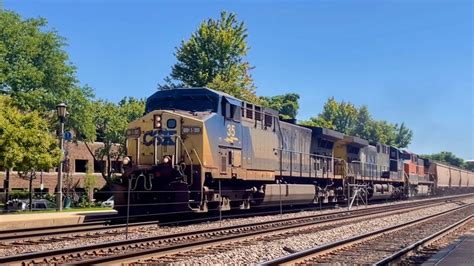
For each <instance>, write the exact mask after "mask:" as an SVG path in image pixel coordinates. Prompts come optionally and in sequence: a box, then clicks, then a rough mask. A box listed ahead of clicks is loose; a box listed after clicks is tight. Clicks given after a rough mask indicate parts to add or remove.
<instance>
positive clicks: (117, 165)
mask: <svg viewBox="0 0 474 266" xmlns="http://www.w3.org/2000/svg"><path fill="white" fill-rule="evenodd" d="M112 169H113V171H114V172H115V173H120V172H122V162H121V161H112Z"/></svg>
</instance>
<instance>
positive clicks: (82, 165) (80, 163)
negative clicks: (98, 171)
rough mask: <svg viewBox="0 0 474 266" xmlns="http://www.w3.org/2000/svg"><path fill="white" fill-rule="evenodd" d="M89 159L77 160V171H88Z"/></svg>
mask: <svg viewBox="0 0 474 266" xmlns="http://www.w3.org/2000/svg"><path fill="white" fill-rule="evenodd" d="M87 163H88V161H87V160H76V161H75V164H74V166H75V167H74V169H75V172H76V173H87Z"/></svg>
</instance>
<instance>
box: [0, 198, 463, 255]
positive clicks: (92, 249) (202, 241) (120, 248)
mask: <svg viewBox="0 0 474 266" xmlns="http://www.w3.org/2000/svg"><path fill="white" fill-rule="evenodd" d="M462 197H466V196H465V195H463V196H462ZM458 198H460V197H459V196H458V197H450V198H449V199H448V200H451V201H452V200H456V199H458ZM446 201H447V199H446V198H443V199H433V200H426V201H423V202H410V203H403V204H397V205H389V206H383V207H373V208H367V209H357V210H352V211H341V212H335V213H330V214H319V215H310V216H304V217H298V218H288V219H281V220H278V221H266V222H259V223H252V224H246V225H236V226H229V227H222V228H214V229H206V230H201V231H195V232H185V233H178V234H172V235H162V236H156V237H148V238H141V239H130V240H124V241H116V242H113V243H101V244H95V245H89V246H81V247H74V248H69V249H59V250H49V251H45V252H36V253H27V254H21V255H15V256H8V257H1V258H0V263H9V264H11V263H23V264H44V263H76V264H78V263H84V264H100V263H112V262H115V263H116V262H117V261H125V260H132V261H133V260H136V259H137V258H140V257H146V256H150V255H151V254H165V253H167V252H171V253H173V252H176V250H179V249H185V248H195V247H198V246H203V245H215V244H216V243H219V242H221V243H222V242H225V241H233V240H236V239H244V238H248V237H252V236H258V235H262V234H268V233H276V232H285V231H289V230H295V229H299V230H303V229H304V227H309V226H314V225H318V224H319V225H321V224H323V223H324V224H328V223H333V225H334V222H342V221H346V222H347V220H348V219H356V218H359V219H363V218H364V217H365V219H371V218H373V217H370V218H369V217H367V216H368V215H371V216H374V215H379V216H385V215H387V213H388V212H392V214H393V213H402V212H407V211H408V210H416V209H420V208H426V207H427V206H430V205H435V204H439V203H440V202H446ZM333 225H332V226H333ZM299 233H301V232H299Z"/></svg>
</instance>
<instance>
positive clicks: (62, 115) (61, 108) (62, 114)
mask: <svg viewBox="0 0 474 266" xmlns="http://www.w3.org/2000/svg"><path fill="white" fill-rule="evenodd" d="M66 108H67V105H66V104H65V103H60V104H58V105H57V106H56V111H58V118H59V122H60V123H64V120H65V119H66Z"/></svg>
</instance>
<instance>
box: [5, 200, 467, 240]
mask: <svg viewBox="0 0 474 266" xmlns="http://www.w3.org/2000/svg"><path fill="white" fill-rule="evenodd" d="M473 195H474V194H473ZM468 196H470V194H463V195H454V196H447V197H438V198H430V199H426V200H422V201H416V202H415V201H412V202H403V203H398V204H395V205H392V206H404V205H407V204H408V205H413V204H415V203H417V202H418V203H419V204H423V203H424V202H431V201H436V200H439V201H445V200H450V199H453V198H460V197H468ZM371 206H374V205H371ZM371 208H379V207H376V206H374V207H371ZM363 210H364V209H358V210H354V211H363ZM343 212H347V211H340V212H334V214H339V213H343ZM321 215H326V214H321ZM313 216H314V215H308V216H303V217H301V218H309V217H313ZM237 217H240V216H237ZM289 219H291V218H289ZM282 221H285V220H284V219H283V220H282ZM109 222H110V221H109V220H105V221H95V222H87V223H83V224H72V225H58V226H45V227H33V228H21V229H10V230H3V231H2V232H0V242H1V241H7V240H20V239H27V238H34V237H48V236H54V235H61V234H74V233H81V232H88V231H91V232H92V231H96V230H110V229H120V228H121V227H124V228H125V226H126V225H125V224H118V225H110V224H109ZM156 223H159V222H157V221H150V222H138V223H133V224H130V225H131V226H140V225H151V224H156ZM61 229H64V230H61ZM71 229H72V230H71Z"/></svg>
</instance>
